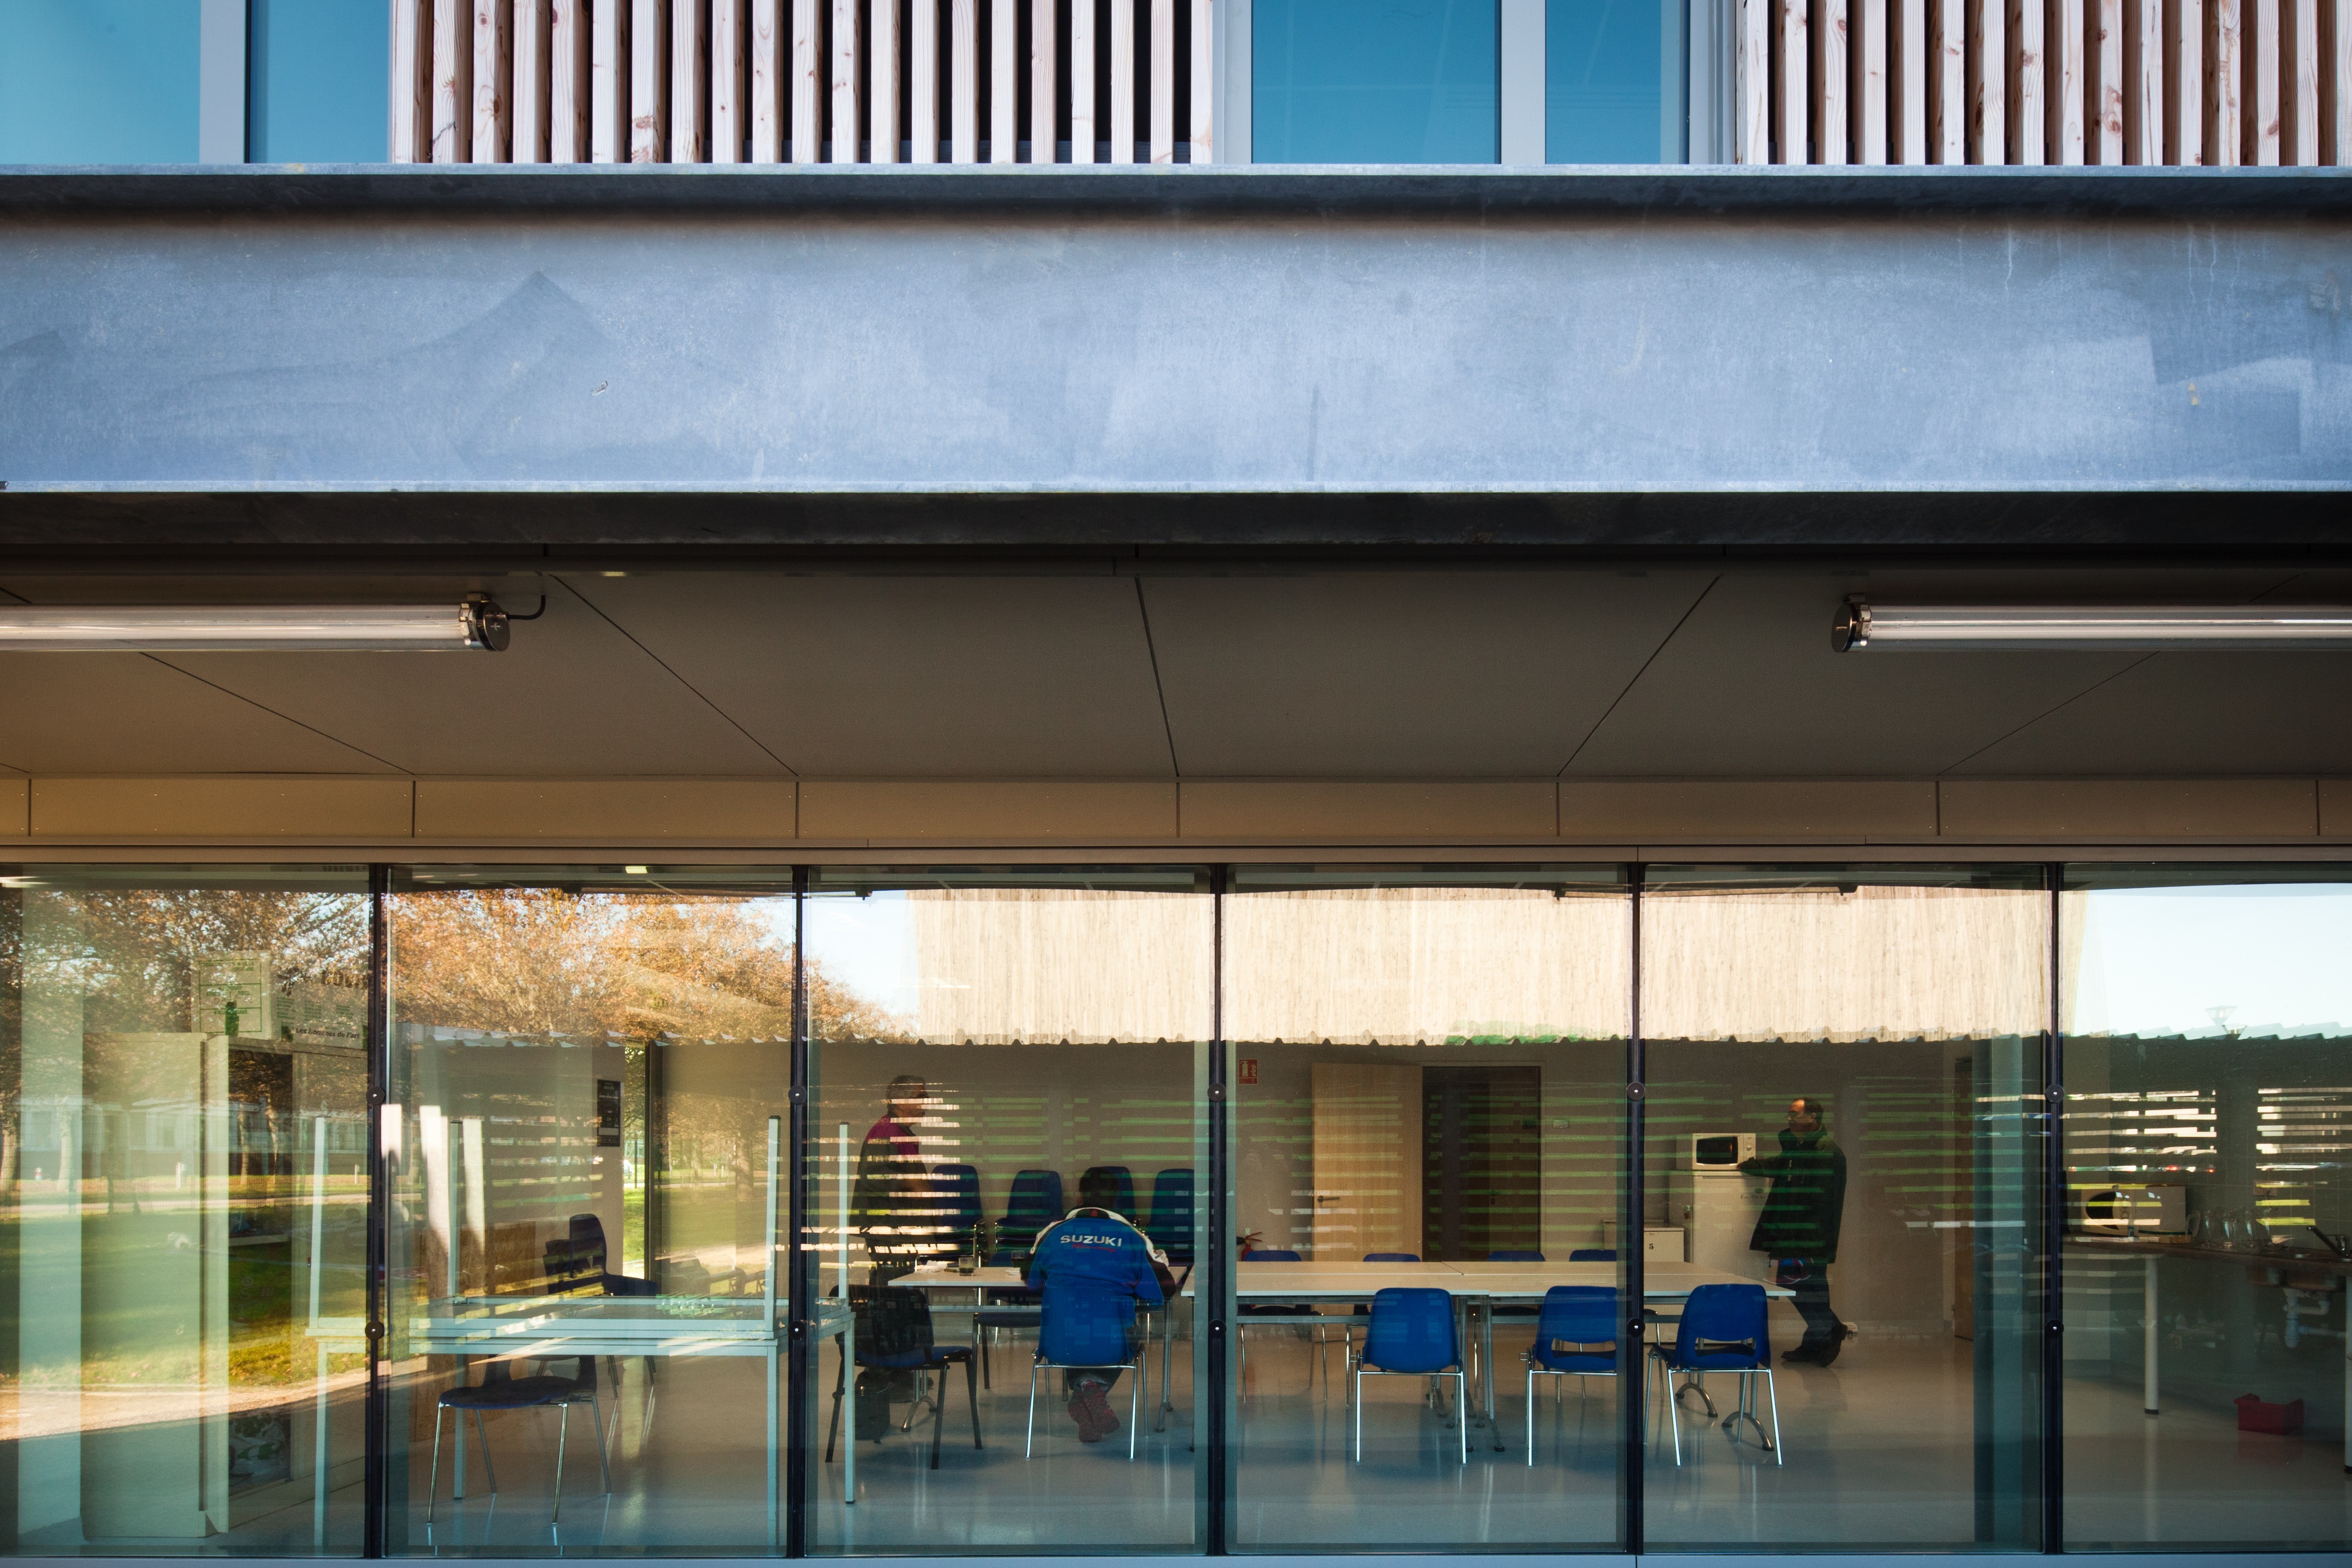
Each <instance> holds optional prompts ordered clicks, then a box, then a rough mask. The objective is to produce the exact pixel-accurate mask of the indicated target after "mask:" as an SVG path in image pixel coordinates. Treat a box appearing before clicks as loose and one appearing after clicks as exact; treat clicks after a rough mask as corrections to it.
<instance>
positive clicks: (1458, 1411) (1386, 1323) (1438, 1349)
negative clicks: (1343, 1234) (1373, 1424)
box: [1348, 1285, 1470, 1465]
mask: <svg viewBox="0 0 2352 1568" xmlns="http://www.w3.org/2000/svg"><path fill="white" fill-rule="evenodd" d="M1348 1362H1349V1366H1348V1391H1349V1403H1351V1404H1352V1405H1354V1406H1355V1408H1356V1460H1357V1462H1358V1463H1362V1461H1363V1458H1364V1379H1365V1378H1366V1377H1367V1376H1381V1375H1400V1376H1412V1377H1427V1378H1428V1379H1429V1380H1430V1381H1431V1384H1432V1385H1439V1384H1442V1383H1443V1381H1444V1379H1446V1378H1448V1377H1450V1378H1452V1379H1454V1411H1453V1414H1452V1416H1450V1417H1449V1419H1448V1421H1447V1425H1449V1426H1451V1427H1454V1429H1455V1430H1456V1432H1457V1433H1458V1434H1459V1436H1460V1438H1461V1448H1462V1462H1463V1463H1464V1464H1465V1465H1466V1464H1468V1463H1469V1462H1470V1423H1469V1403H1468V1389H1469V1379H1468V1377H1467V1375H1465V1368H1464V1367H1463V1364H1462V1346H1461V1343H1460V1339H1459V1336H1458V1335H1457V1334H1456V1333H1454V1298H1453V1296H1452V1295H1451V1294H1449V1293H1448V1292H1446V1291H1440V1290H1434V1289H1432V1288H1429V1287H1426V1286H1415V1287H1405V1286H1393V1285H1392V1286H1391V1287H1389V1288H1388V1289H1387V1290H1384V1291H1379V1292H1377V1293H1375V1294H1374V1295H1373V1297H1372V1310H1371V1323H1370V1327H1368V1328H1367V1329H1366V1330H1365V1331H1364V1348H1363V1351H1362V1353H1361V1354H1357V1353H1356V1352H1354V1351H1353V1350H1350V1351H1349V1356H1348Z"/></svg>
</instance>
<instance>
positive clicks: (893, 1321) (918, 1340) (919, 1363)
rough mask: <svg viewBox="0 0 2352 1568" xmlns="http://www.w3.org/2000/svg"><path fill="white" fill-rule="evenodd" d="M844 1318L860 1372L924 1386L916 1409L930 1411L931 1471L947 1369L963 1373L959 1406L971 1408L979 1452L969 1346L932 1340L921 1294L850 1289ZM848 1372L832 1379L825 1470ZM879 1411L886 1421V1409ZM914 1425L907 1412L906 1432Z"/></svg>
mask: <svg viewBox="0 0 2352 1568" xmlns="http://www.w3.org/2000/svg"><path fill="white" fill-rule="evenodd" d="M849 1312H850V1318H851V1322H852V1326H853V1329H854V1331H855V1332H854V1333H853V1335H852V1337H853V1339H854V1340H855V1342H856V1353H855V1359H856V1363H857V1365H858V1367H859V1369H861V1370H865V1369H869V1368H871V1369H877V1370H880V1371H884V1372H916V1373H920V1374H922V1375H923V1382H924V1384H925V1385H927V1386H926V1388H925V1390H924V1391H923V1392H921V1393H919V1395H918V1396H917V1398H916V1401H915V1403H916V1405H917V1406H923V1405H929V1406H930V1407H931V1469H939V1468H940V1437H941V1435H942V1433H943V1431H944V1429H945V1427H946V1426H947V1420H948V1377H947V1371H948V1368H949V1367H950V1366H957V1365H961V1367H962V1368H963V1395H964V1403H965V1404H967V1405H969V1406H971V1446H972V1447H973V1448H979V1447H980V1446H981V1442H980V1396H979V1395H978V1394H977V1393H976V1392H974V1390H973V1388H972V1350H971V1346H970V1345H968V1344H939V1343H935V1342H934V1341H933V1340H932V1338H931V1304H930V1301H929V1299H928V1298H927V1297H926V1296H925V1294H924V1292H922V1291H918V1290H911V1289H908V1288H905V1287H902V1286H896V1285H852V1286H850V1287H849ZM849 1371H850V1369H849V1368H848V1367H847V1366H843V1367H841V1368H840V1369H839V1370H838V1371H837V1372H836V1373H835V1376H834V1384H833V1420H832V1422H831V1423H830V1424H829V1425H828V1426H827V1427H826V1428H825V1434H824V1462H825V1463H826V1464H828V1465H829V1464H831V1463H833V1450H834V1444H835V1439H837V1438H838V1437H840V1435H841V1400H842V1395H843V1393H844V1392H845V1390H846V1389H847V1387H848V1385H849ZM933 1373H937V1374H939V1384H938V1388H937V1392H936V1393H933V1392H930V1391H929V1388H928V1385H929V1381H930V1375H931V1374H933ZM883 1408H884V1411H885V1413H886V1416H887V1411H888V1406H887V1404H886V1405H885V1406H884V1407H883ZM914 1424H915V1413H914V1411H913V1410H909V1411H908V1412H907V1427H912V1426H913V1425H914ZM886 1425H887V1421H886ZM905 1429H906V1427H902V1428H900V1430H902V1431H903V1430H905ZM849 1440H850V1441H851V1442H853V1443H854V1442H856V1441H857V1435H856V1433H854V1432H853V1433H851V1434H850V1437H849Z"/></svg>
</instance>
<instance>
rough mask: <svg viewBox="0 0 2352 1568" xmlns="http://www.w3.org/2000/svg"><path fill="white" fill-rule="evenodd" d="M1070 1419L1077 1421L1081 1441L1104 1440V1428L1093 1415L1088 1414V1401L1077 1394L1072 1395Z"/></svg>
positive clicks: (1096, 1441)
mask: <svg viewBox="0 0 2352 1568" xmlns="http://www.w3.org/2000/svg"><path fill="white" fill-rule="evenodd" d="M1070 1419H1071V1420H1073V1421H1075V1422H1076V1423H1077V1427H1078V1441H1079V1442H1081V1443H1099V1442H1101V1441H1102V1440H1103V1435H1102V1428H1101V1427H1097V1426H1096V1425H1095V1424H1094V1419H1093V1417H1091V1416H1088V1415H1087V1405H1086V1401H1085V1400H1084V1399H1082V1398H1080V1397H1079V1396H1076V1395H1075V1394H1074V1395H1072V1396H1070Z"/></svg>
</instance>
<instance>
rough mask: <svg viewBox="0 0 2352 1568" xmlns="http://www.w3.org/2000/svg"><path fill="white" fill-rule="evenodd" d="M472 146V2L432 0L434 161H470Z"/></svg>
mask: <svg viewBox="0 0 2352 1568" xmlns="http://www.w3.org/2000/svg"><path fill="white" fill-rule="evenodd" d="M473 147H474V7H473V3H472V0H433V162H436V163H464V162H470V161H471V159H472V155H473Z"/></svg>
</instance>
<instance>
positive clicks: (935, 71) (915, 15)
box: [907, 0, 940, 163]
mask: <svg viewBox="0 0 2352 1568" xmlns="http://www.w3.org/2000/svg"><path fill="white" fill-rule="evenodd" d="M907 47H908V50H909V51H911V56H910V57H909V59H908V62H907V66H908V68H907V90H908V96H909V99H910V100H911V101H909V102H908V106H907V110H908V113H907V139H908V144H909V145H908V155H909V160H910V161H911V162H917V163H936V162H939V161H940V6H939V0H910V5H909V8H908V13H907Z"/></svg>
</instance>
